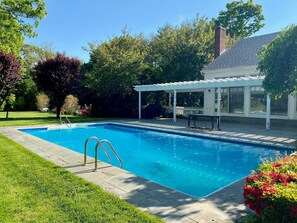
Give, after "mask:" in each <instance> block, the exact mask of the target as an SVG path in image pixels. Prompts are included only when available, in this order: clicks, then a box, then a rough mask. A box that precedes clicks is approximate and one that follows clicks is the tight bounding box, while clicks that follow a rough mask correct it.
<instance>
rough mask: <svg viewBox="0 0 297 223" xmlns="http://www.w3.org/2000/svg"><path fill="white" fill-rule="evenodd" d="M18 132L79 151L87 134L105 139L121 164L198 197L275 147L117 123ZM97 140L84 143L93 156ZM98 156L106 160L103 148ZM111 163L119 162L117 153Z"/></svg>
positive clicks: (272, 153) (242, 174)
mask: <svg viewBox="0 0 297 223" xmlns="http://www.w3.org/2000/svg"><path fill="white" fill-rule="evenodd" d="M21 131H24V132H26V133H29V134H31V135H34V136H37V137H39V138H42V139H44V140H47V141H50V142H53V143H55V144H58V145H61V146H64V147H67V148H69V149H71V150H74V151H77V152H80V153H83V152H84V143H85V141H86V139H87V138H88V137H90V136H97V137H98V138H99V139H108V140H109V141H110V142H111V143H112V145H113V146H114V148H115V149H116V150H117V152H118V154H119V156H120V157H121V159H122V160H123V169H125V170H127V171H129V172H131V173H134V174H136V175H138V176H141V177H144V178H146V179H149V180H152V181H154V182H156V183H159V184H161V185H164V186H167V187H170V188H172V189H175V190H178V191H181V192H183V193H186V194H189V195H192V196H196V197H203V196H206V195H208V194H210V193H212V192H214V191H216V190H218V189H220V188H222V187H224V186H226V185H228V184H230V183H232V182H234V181H236V180H239V179H241V178H243V177H245V176H247V175H249V174H250V171H251V170H252V169H256V168H257V166H258V164H259V163H261V159H269V158H273V157H275V155H276V150H273V149H267V148H264V147H257V146H251V145H247V144H237V143H231V142H227V141H219V140H210V139H205V138H198V137H191V136H186V135H180V134H172V133H166V132H160V131H152V130H147V129H143V128H132V127H126V126H120V125H115V124H100V125H91V126H88V127H77V128H71V129H58V130H48V129H47V128H43V129H23V130H21ZM95 144H96V143H95V141H90V143H89V144H88V155H89V156H91V157H94V147H95ZM106 148H108V147H106ZM284 152H285V150H282V151H281V153H284ZM99 160H102V161H105V162H108V160H107V158H106V156H105V155H104V154H103V152H102V151H100V152H99ZM112 164H113V165H115V166H119V164H118V161H117V160H116V158H115V157H112Z"/></svg>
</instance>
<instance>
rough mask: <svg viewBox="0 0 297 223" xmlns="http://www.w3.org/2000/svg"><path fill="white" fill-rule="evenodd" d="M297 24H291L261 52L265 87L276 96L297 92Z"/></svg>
mask: <svg viewBox="0 0 297 223" xmlns="http://www.w3.org/2000/svg"><path fill="white" fill-rule="evenodd" d="M296 40H297V26H296V25H294V26H291V27H289V28H287V29H286V30H284V31H283V32H282V34H281V35H279V36H277V37H276V38H275V39H274V40H273V41H272V42H271V43H270V44H268V45H266V46H265V47H264V48H263V50H262V51H260V53H259V60H260V61H259V64H258V70H259V71H260V74H262V75H265V79H264V81H263V87H264V89H265V91H267V92H268V93H270V94H271V95H273V96H275V97H280V96H281V95H282V94H284V93H289V94H290V93H295V94H296V93H297V41H296Z"/></svg>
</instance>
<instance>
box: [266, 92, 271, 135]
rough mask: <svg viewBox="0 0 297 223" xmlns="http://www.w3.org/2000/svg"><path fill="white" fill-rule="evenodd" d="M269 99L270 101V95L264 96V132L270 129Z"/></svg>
mask: <svg viewBox="0 0 297 223" xmlns="http://www.w3.org/2000/svg"><path fill="white" fill-rule="evenodd" d="M270 104H271V99H270V95H269V94H267V96H266V130H269V129H270V113H271V107H270Z"/></svg>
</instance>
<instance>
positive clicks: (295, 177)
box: [243, 155, 297, 223]
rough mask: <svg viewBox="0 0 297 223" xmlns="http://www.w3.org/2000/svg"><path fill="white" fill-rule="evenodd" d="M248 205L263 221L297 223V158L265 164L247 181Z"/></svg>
mask: <svg viewBox="0 0 297 223" xmlns="http://www.w3.org/2000/svg"><path fill="white" fill-rule="evenodd" d="M243 196H244V199H245V204H246V205H248V206H249V207H250V209H252V210H254V211H255V212H256V213H257V215H258V217H259V219H260V222H263V223H264V222H269V223H274V222H275V223H276V222H279V223H286V222H293V223H294V222H295V223H296V222H297V155H293V156H288V157H285V158H282V159H280V160H278V161H265V162H264V163H263V164H261V165H260V166H259V168H258V169H257V170H256V171H254V172H253V173H252V175H250V176H249V177H247V178H246V184H245V186H244V193H243Z"/></svg>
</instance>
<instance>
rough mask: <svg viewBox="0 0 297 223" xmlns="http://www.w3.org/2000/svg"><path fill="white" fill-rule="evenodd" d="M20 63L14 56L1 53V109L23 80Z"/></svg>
mask: <svg viewBox="0 0 297 223" xmlns="http://www.w3.org/2000/svg"><path fill="white" fill-rule="evenodd" d="M20 67H21V66H20V63H19V61H18V60H17V59H16V58H15V57H14V56H13V55H12V54H6V53H3V52H0V107H1V106H2V104H3V103H4V102H5V100H6V99H7V97H8V96H9V95H10V91H11V89H13V88H14V87H15V85H16V83H17V82H18V81H19V80H20V79H21V77H22V76H21V73H20Z"/></svg>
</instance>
